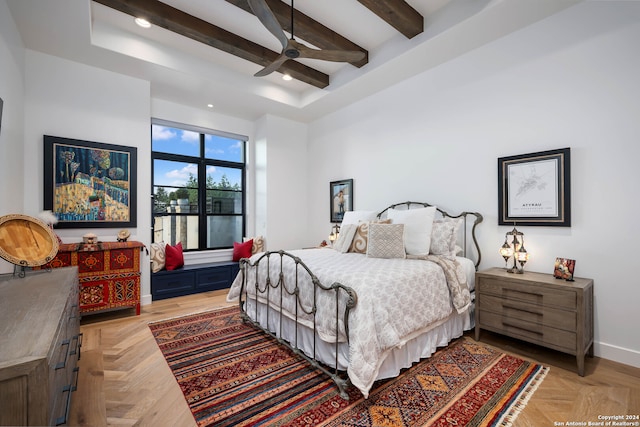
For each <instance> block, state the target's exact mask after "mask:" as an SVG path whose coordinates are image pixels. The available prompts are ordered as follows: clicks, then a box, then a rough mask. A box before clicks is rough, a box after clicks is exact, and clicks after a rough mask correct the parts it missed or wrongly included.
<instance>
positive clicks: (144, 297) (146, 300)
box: [140, 294, 152, 305]
mask: <svg viewBox="0 0 640 427" xmlns="http://www.w3.org/2000/svg"><path fill="white" fill-rule="evenodd" d="M151 302H152V299H151V294H148V295H142V296H141V297H140V305H149V304H151Z"/></svg>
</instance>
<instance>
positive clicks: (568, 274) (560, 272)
mask: <svg viewBox="0 0 640 427" xmlns="http://www.w3.org/2000/svg"><path fill="white" fill-rule="evenodd" d="M575 268H576V260H574V259H567V258H556V264H555V266H554V268H553V277H555V278H556V279H564V280H568V281H570V282H572V281H573V271H574V270H575Z"/></svg>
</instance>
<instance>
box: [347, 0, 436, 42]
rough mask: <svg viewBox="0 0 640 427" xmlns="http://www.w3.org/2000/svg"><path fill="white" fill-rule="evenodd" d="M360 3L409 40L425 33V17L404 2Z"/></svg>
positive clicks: (363, 0)
mask: <svg viewBox="0 0 640 427" xmlns="http://www.w3.org/2000/svg"><path fill="white" fill-rule="evenodd" d="M358 1H359V2H360V3H361V4H362V5H363V6H364V7H366V8H367V9H369V10H370V11H372V12H373V13H375V14H376V15H378V16H379V17H380V18H381V19H383V20H384V21H386V22H387V23H388V24H389V25H391V26H392V27H393V28H395V29H396V30H398V31H399V32H401V33H402V34H404V36H405V37H407V38H408V39H411V38H413V37H415V36H417V35H418V34H420V33H421V32H423V31H424V17H423V16H422V15H420V13H419V12H418V11H416V10H415V9H414V8H413V7H411V5H409V4H408V3H407V2H406V1H404V0H358Z"/></svg>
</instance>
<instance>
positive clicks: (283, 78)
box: [282, 74, 293, 81]
mask: <svg viewBox="0 0 640 427" xmlns="http://www.w3.org/2000/svg"><path fill="white" fill-rule="evenodd" d="M282 80H286V81H290V80H293V77H291V75H290V74H283V75H282Z"/></svg>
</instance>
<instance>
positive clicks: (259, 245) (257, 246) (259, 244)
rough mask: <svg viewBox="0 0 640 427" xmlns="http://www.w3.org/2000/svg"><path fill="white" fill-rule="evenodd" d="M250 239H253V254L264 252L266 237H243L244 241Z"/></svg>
mask: <svg viewBox="0 0 640 427" xmlns="http://www.w3.org/2000/svg"><path fill="white" fill-rule="evenodd" d="M249 240H253V246H251V255H255V254H257V253H258V252H264V237H263V236H256V237H245V238H244V239H242V241H243V242H245V243H246V242H248V241H249Z"/></svg>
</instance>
